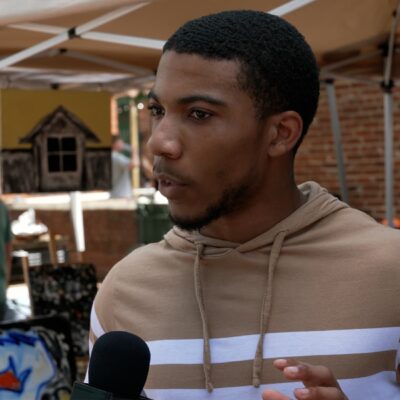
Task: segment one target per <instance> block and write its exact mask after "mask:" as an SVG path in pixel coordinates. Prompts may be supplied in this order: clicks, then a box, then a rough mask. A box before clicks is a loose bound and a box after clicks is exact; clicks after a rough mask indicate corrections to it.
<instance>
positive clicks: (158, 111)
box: [147, 104, 163, 117]
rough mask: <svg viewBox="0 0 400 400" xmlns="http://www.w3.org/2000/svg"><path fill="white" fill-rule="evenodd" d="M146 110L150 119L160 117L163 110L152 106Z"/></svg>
mask: <svg viewBox="0 0 400 400" xmlns="http://www.w3.org/2000/svg"><path fill="white" fill-rule="evenodd" d="M147 108H148V109H149V110H150V115H151V116H152V117H160V116H162V115H163V109H162V108H161V107H160V106H157V105H155V104H152V105H149V106H148V107H147Z"/></svg>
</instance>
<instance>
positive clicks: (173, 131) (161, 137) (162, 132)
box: [147, 116, 182, 159]
mask: <svg viewBox="0 0 400 400" xmlns="http://www.w3.org/2000/svg"><path fill="white" fill-rule="evenodd" d="M147 146H148V148H149V150H150V151H151V152H152V153H153V155H154V156H162V157H167V158H172V159H178V158H179V157H180V156H181V155H182V143H181V138H180V135H179V127H178V126H177V124H176V123H175V122H174V121H173V119H172V118H168V117H167V116H164V117H163V118H162V119H161V120H160V121H157V122H155V123H153V125H152V128H151V136H150V138H149V140H148V141H147Z"/></svg>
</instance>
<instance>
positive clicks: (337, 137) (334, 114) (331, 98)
mask: <svg viewBox="0 0 400 400" xmlns="http://www.w3.org/2000/svg"><path fill="white" fill-rule="evenodd" d="M325 83H326V91H327V93H328V103H329V112H330V115H331V128H332V133H333V139H334V142H335V150H336V162H337V164H338V175H339V186H340V193H341V196H342V200H343V201H344V202H345V203H348V202H349V194H348V191H347V183H346V168H345V164H344V158H343V148H342V134H341V130H340V122H339V113H338V111H337V106H336V91H335V84H334V82H333V80H327V81H325Z"/></svg>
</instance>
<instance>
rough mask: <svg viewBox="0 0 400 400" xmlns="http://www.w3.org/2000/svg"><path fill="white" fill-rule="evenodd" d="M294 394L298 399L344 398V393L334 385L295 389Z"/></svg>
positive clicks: (328, 399)
mask: <svg viewBox="0 0 400 400" xmlns="http://www.w3.org/2000/svg"><path fill="white" fill-rule="evenodd" d="M294 395H295V397H296V399H298V400H320V399H324V400H346V399H347V398H346V396H345V395H344V393H343V392H342V391H341V390H340V389H339V388H335V387H321V386H319V387H312V388H302V389H295V390H294Z"/></svg>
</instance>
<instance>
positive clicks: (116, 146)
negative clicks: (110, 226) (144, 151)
mask: <svg viewBox="0 0 400 400" xmlns="http://www.w3.org/2000/svg"><path fill="white" fill-rule="evenodd" d="M127 147H129V146H127V145H126V143H125V142H124V141H123V140H122V138H121V137H120V136H119V135H114V136H113V137H112V152H111V169H112V171H111V172H112V174H111V175H112V176H111V179H112V189H111V194H110V195H111V197H113V198H119V197H123V198H131V197H132V182H131V170H132V168H133V167H135V166H136V163H134V162H133V161H132V160H131V159H130V158H129V157H127V156H125V155H124V154H123V153H122V151H123V150H125V149H126V148H127Z"/></svg>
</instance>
